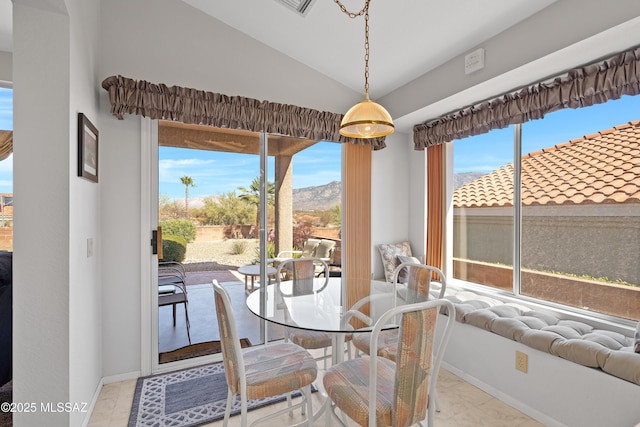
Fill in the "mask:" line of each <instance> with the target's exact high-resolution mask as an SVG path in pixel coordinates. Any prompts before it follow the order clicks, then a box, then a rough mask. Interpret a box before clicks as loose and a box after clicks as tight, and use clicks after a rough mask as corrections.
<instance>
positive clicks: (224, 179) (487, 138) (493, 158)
mask: <svg viewBox="0 0 640 427" xmlns="http://www.w3.org/2000/svg"><path fill="white" fill-rule="evenodd" d="M12 104H13V100H12V90H11V89H7V88H0V129H5V130H12V129H13V111H12ZM634 120H640V95H638V96H623V97H622V98H620V99H618V100H615V101H609V102H607V103H605V104H598V105H594V106H591V107H586V108H580V109H577V110H572V109H565V110H560V111H556V112H554V113H551V114H549V115H547V116H546V117H545V118H544V119H542V120H534V121H531V122H527V123H525V124H524V125H523V131H522V133H523V135H522V141H523V148H522V154H523V155H524V154H527V153H529V152H532V151H537V150H539V149H541V148H545V147H552V146H553V145H556V144H561V143H563V142H567V141H569V140H571V139H575V138H580V137H582V136H583V135H588V134H591V133H595V132H598V131H600V130H605V129H609V128H612V127H613V126H617V125H620V124H623V123H627V122H630V121H634ZM340 150H341V145H340V144H337V143H333V142H320V143H318V144H315V145H314V146H312V147H310V148H308V149H306V150H304V151H302V152H300V153H298V154H296V155H295V157H294V163H293V165H294V166H293V188H304V187H311V186H316V185H324V184H328V183H329V182H331V181H340V180H341V177H340V164H341V151H340ZM382 153H384V152H382ZM416 153H418V152H416ZM512 153H513V129H512V128H507V129H500V130H495V131H492V132H489V133H487V134H484V135H478V136H475V137H471V138H465V139H462V140H459V141H456V142H455V144H454V172H455V173H461V172H485V173H487V172H490V171H492V170H494V169H496V168H498V167H500V166H503V165H506V164H508V163H511V162H512V161H513V158H512V156H513V155H512ZM267 168H268V171H269V176H270V181H273V170H274V168H273V159H271V161H270V162H269V164H268V166H267ZM158 172H159V186H160V194H161V195H165V196H168V197H170V198H171V199H182V198H184V194H185V186H184V185H183V184H182V183H181V182H180V177H182V176H190V177H191V178H192V179H193V181H194V183H195V187H190V188H189V197H206V196H210V195H214V194H224V193H228V192H231V191H236V192H237V193H239V191H237V190H238V187H249V186H250V185H251V181H252V180H253V179H254V178H255V177H257V176H259V175H260V171H259V160H258V156H257V155H249V154H231V153H216V152H208V151H200V150H189V149H178V148H170V147H160V148H159V168H158ZM0 193H13V156H9V158H7V159H6V160H3V161H1V162H0Z"/></svg>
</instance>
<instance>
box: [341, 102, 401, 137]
mask: <svg viewBox="0 0 640 427" xmlns="http://www.w3.org/2000/svg"><path fill="white" fill-rule="evenodd" d="M393 130H394V126H393V120H392V119H391V115H390V114H389V112H387V110H386V109H385V108H384V107H383V106H382V105H380V104H378V103H376V102H373V101H372V100H370V99H369V97H368V96H367V97H366V98H365V99H364V100H363V101H360V102H359V103H357V104H356V105H354V106H353V107H351V108H350V109H349V111H347V114H345V115H344V117H343V119H342V123H340V134H341V135H344V136H347V137H350V138H379V137H381V136H386V135H389V134H391V133H393Z"/></svg>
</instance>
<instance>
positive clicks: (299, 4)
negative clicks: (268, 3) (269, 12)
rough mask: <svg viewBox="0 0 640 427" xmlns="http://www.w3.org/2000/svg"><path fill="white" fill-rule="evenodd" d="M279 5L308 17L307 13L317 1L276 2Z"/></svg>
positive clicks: (286, 0)
mask: <svg viewBox="0 0 640 427" xmlns="http://www.w3.org/2000/svg"><path fill="white" fill-rule="evenodd" d="M276 1H277V2H278V3H281V4H283V5H285V6H287V7H288V8H289V9H293V10H295V11H296V12H298V13H299V14H300V15H302V16H304V15H306V13H307V11H308V10H309V8H310V7H311V5H312V4H313V2H315V1H316V0H276Z"/></svg>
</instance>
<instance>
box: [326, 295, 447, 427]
mask: <svg viewBox="0 0 640 427" xmlns="http://www.w3.org/2000/svg"><path fill="white" fill-rule="evenodd" d="M443 308H445V309H446V312H447V316H446V318H447V320H446V324H445V326H444V329H443V332H442V336H441V338H440V340H439V342H438V343H437V344H438V346H437V350H436V351H435V352H434V347H435V344H436V342H435V341H436V339H435V334H436V325H437V321H438V318H439V317H444V316H439V315H438V313H439V312H440V311H441V309H443ZM396 316H400V321H399V329H398V337H399V342H400V344H401V345H399V346H398V348H397V353H396V355H395V358H394V359H395V362H394V361H392V360H390V359H387V358H384V357H379V356H378V355H377V354H375V353H373V354H371V355H370V356H363V357H359V358H354V359H351V360H346V361H344V362H341V363H339V364H337V365H334V366H332V367H330V368H329V369H328V370H327V372H326V373H325V374H324V377H323V385H324V389H325V391H326V393H327V395H328V397H329V398H330V399H331V401H332V410H330V411H327V414H326V416H327V417H328V418H327V425H328V424H329V422H330V417H331V416H332V414H335V408H338V409H340V410H341V411H342V413H343V414H345V415H346V416H348V417H349V418H351V419H352V420H353V421H354V422H356V423H357V424H359V425H361V426H364V427H367V426H368V427H373V426H393V427H407V426H410V425H413V424H416V423H420V424H422V422H423V421H424V419H425V418H426V419H427V422H428V424H429V425H430V426H431V425H433V418H434V405H433V404H432V402H431V400H430V397H431V396H433V394H434V393H435V383H436V380H437V375H436V373H437V372H438V370H439V368H440V364H441V363H442V358H443V356H444V351H445V348H446V346H447V343H448V341H449V338H450V336H451V332H452V328H453V325H454V324H455V306H454V305H453V303H451V301H448V300H444V299H436V300H431V301H424V302H419V303H414V304H407V305H401V306H397V307H394V308H391V309H390V310H388V311H387V312H385V313H384V314H383V315H382V316H381V317H380V319H379V320H378V321H377V322H376V323H375V325H374V327H373V330H372V332H371V334H370V341H371V343H370V346H371V347H374V346H375V343H376V342H377V340H378V335H379V334H380V332H381V331H382V329H383V328H386V327H388V325H389V323H390V322H393V320H392V319H394V318H396ZM434 354H435V355H434Z"/></svg>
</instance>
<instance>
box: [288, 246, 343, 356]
mask: <svg viewBox="0 0 640 427" xmlns="http://www.w3.org/2000/svg"><path fill="white" fill-rule="evenodd" d="M318 269H320V274H317V271H318ZM320 276H322V277H324V279H323V280H322V282H321V285H320V287H319V288H318V289H315V291H316V292H322V290H323V289H324V288H325V287H326V286H327V285H328V284H329V266H328V265H327V263H326V262H325V261H324V260H323V259H320V258H290V259H287V260H285V261H283V262H281V263H280V264H279V265H278V269H277V272H276V288H277V289H278V292H279V293H280V294H281V295H282V296H284V297H291V296H296V295H308V294H312V293H313V292H314V279H316V278H317V277H320ZM282 277H287V278H289V279H291V280H292V281H293V286H292V287H291V293H286V292H283V291H282V289H281V286H280V284H281V283H282ZM285 338H286V339H287V340H289V341H291V342H292V343H294V344H297V345H299V346H300V347H302V348H305V349H307V350H315V349H320V348H322V349H323V350H324V354H323V356H322V357H319V358H316V360H323V362H324V369H327V359H328V358H330V357H331V356H332V355H331V354H328V352H327V348H329V347H331V346H332V344H333V343H332V335H331V333H329V332H321V331H309V330H306V329H297V328H290V327H286V328H285ZM350 340H351V335H350V334H347V335H345V341H347V345H348V347H347V349H348V350H347V354H348V355H350V354H351V352H350V351H349V350H350V349H351V347H350V345H349V341H350Z"/></svg>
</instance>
